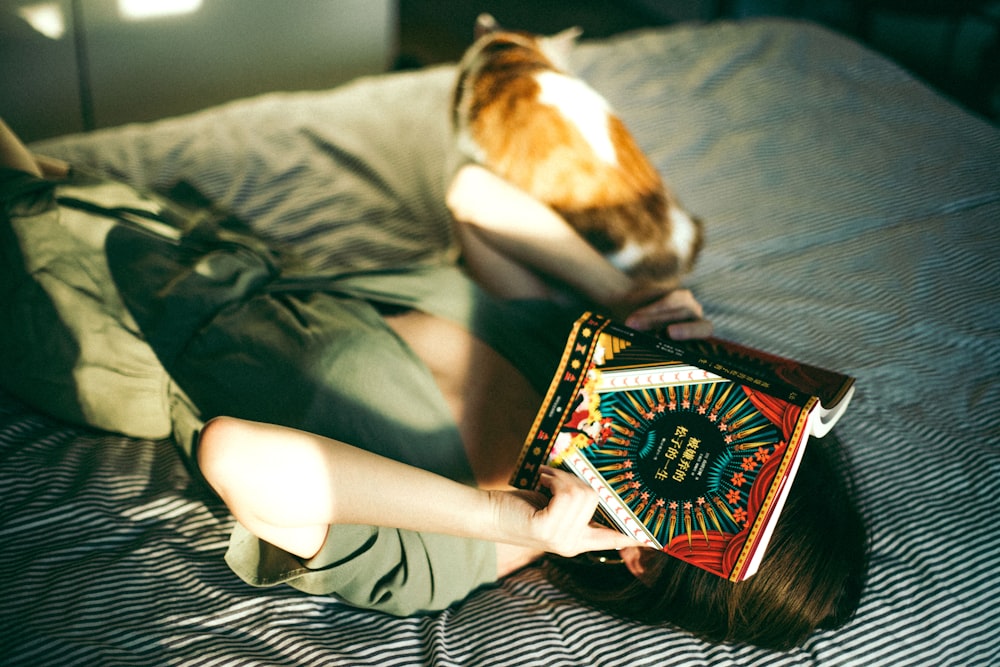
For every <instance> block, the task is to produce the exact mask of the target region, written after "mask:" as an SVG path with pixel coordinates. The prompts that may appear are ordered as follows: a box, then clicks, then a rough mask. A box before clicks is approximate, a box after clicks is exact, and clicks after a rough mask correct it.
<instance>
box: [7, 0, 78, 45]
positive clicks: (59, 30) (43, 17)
mask: <svg viewBox="0 0 1000 667" xmlns="http://www.w3.org/2000/svg"><path fill="white" fill-rule="evenodd" d="M17 15H18V16H20V17H21V18H22V19H23V20H24V22H25V23H27V24H28V25H30V26H31V27H32V28H34V29H35V30H37V31H38V32H39V33H41V34H42V35H45V36H46V37H48V38H49V39H62V38H63V36H64V35H65V34H66V15H65V14H64V13H63V10H62V7H61V6H60V4H59V3H58V2H39V3H38V4H34V5H25V6H24V7H18V9H17Z"/></svg>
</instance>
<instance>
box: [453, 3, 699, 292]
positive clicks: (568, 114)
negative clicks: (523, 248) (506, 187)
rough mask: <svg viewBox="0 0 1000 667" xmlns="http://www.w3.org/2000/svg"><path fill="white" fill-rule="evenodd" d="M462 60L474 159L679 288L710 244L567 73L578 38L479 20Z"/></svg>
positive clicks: (624, 260)
mask: <svg viewBox="0 0 1000 667" xmlns="http://www.w3.org/2000/svg"><path fill="white" fill-rule="evenodd" d="M476 34H477V39H476V41H475V42H474V44H473V45H472V46H471V47H470V48H469V49H468V51H467V52H466V53H465V55H464V57H463V59H462V61H461V63H460V64H459V76H458V82H457V85H456V89H455V97H454V110H453V111H454V118H453V120H454V124H455V128H456V133H457V140H458V144H459V148H460V150H462V151H463V153H465V154H466V155H467V156H468V157H469V158H471V159H472V160H474V161H475V162H477V163H479V164H481V165H482V166H484V167H486V168H487V169H489V170H491V171H493V172H494V173H496V174H497V175H499V176H501V177H502V178H504V179H506V180H507V181H509V182H511V183H513V184H514V185H516V186H517V187H519V188H520V189H522V190H524V191H525V192H528V193H529V194H531V195H532V196H534V197H535V198H536V199H538V200H540V201H542V202H544V203H546V204H548V205H549V206H551V207H552V208H553V209H554V210H556V211H557V212H558V213H559V214H561V215H562V216H563V217H564V218H565V219H566V220H567V221H568V222H569V224H570V225H572V226H573V227H574V228H575V229H576V230H577V232H578V233H580V234H581V236H583V237H584V238H585V239H586V240H587V241H588V242H590V243H591V244H592V245H593V246H594V247H595V248H597V250H599V251H600V252H601V253H602V254H604V255H605V256H606V257H607V258H608V259H609V260H610V261H611V262H612V263H613V264H614V265H615V266H617V267H618V268H619V269H621V270H623V271H625V272H626V273H628V274H629V275H631V276H632V277H633V278H634V279H636V280H637V281H639V282H655V283H657V284H660V285H667V284H671V283H673V284H675V283H676V282H677V281H678V280H679V278H680V276H681V275H683V274H684V273H685V272H687V271H689V270H690V269H691V267H692V265H693V263H694V261H695V258H696V257H697V254H698V252H699V250H700V248H701V244H702V229H701V224H700V222H699V221H698V220H697V219H696V218H694V217H693V216H691V215H689V214H688V213H687V212H685V211H684V209H682V208H681V207H680V206H679V205H678V203H677V201H676V199H675V198H674V197H673V195H672V194H671V193H670V192H669V191H668V190H667V188H666V187H665V185H664V183H663V180H662V179H661V177H660V175H659V173H658V172H657V170H656V168H655V167H653V165H652V164H650V162H649V160H648V159H647V158H646V156H645V155H644V154H643V153H642V151H641V150H640V149H639V147H638V145H637V144H636V142H635V140H634V139H633V137H632V135H631V134H630V133H629V132H628V130H627V129H626V128H625V126H624V124H623V123H622V121H621V120H620V119H619V118H618V117H617V116H615V115H614V113H613V112H612V111H611V108H610V106H609V105H608V103H607V102H606V101H605V100H604V98H603V97H601V96H600V95H599V94H598V93H597V92H596V91H594V90H593V89H592V88H590V87H589V86H588V85H587V84H586V83H584V82H583V81H582V80H581V79H579V78H576V77H574V76H571V75H570V74H568V73H567V72H566V69H565V67H564V60H565V58H566V55H567V53H568V51H569V48H571V47H572V45H573V43H574V42H575V40H576V38H577V37H578V36H579V34H580V31H579V30H578V29H572V30H568V31H565V32H563V33H560V34H558V35H555V36H552V37H540V36H536V35H531V34H528V33H523V32H511V31H505V30H502V29H501V28H499V26H497V24H496V22H495V21H494V20H493V18H492V17H491V16H489V15H483V16H480V17H479V19H478V21H477V25H476Z"/></svg>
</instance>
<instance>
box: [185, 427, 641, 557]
mask: <svg viewBox="0 0 1000 667" xmlns="http://www.w3.org/2000/svg"><path fill="white" fill-rule="evenodd" d="M198 461H199V465H200V467H201V470H202V472H203V473H204V475H205V478H206V479H207V480H208V481H209V483H210V484H211V485H212V487H213V488H214V489H215V490H216V492H218V494H219V495H220V496H221V497H222V499H223V500H224V501H225V502H226V504H227V505H228V507H229V508H230V510H231V511H232V513H233V515H234V516H235V517H236V519H237V520H238V521H239V522H240V523H242V524H243V525H244V526H245V527H246V528H247V529H248V530H250V531H251V532H253V533H254V534H255V535H257V536H258V537H260V538H261V539H263V540H265V541H267V542H270V543H271V544H274V545H275V546H278V547H280V548H282V549H284V550H286V551H288V552H290V553H294V554H295V555H297V556H301V557H303V558H309V557H311V556H313V555H314V554H315V553H316V552H317V551H318V550H319V548H320V546H321V545H322V543H323V541H324V540H325V538H326V532H327V529H328V527H329V526H330V525H331V524H364V525H377V526H389V527H393V528H401V529H405V530H414V531H421V532H432V533H444V534H448V535H455V536H458V537H467V538H475V539H482V540H488V541H492V542H501V543H505V544H508V545H513V546H515V547H519V548H520V549H521V551H519V552H517V553H519V554H520V557H521V558H522V559H523V558H527V557H528V556H529V555H531V554H540V553H541V552H552V553H557V554H560V555H565V556H572V555H576V554H578V553H581V552H584V551H592V550H604V549H616V548H620V547H624V546H630V545H634V544H635V542H634V541H633V540H632V539H631V538H629V537H627V536H625V535H622V534H621V533H619V532H617V531H615V530H612V529H610V528H606V527H603V526H599V525H597V524H594V523H593V522H592V518H593V515H594V512H595V510H596V508H597V495H596V494H595V493H594V492H593V490H591V489H590V488H589V487H587V486H586V485H585V484H583V483H582V482H580V481H579V480H577V479H576V478H575V477H573V476H572V475H570V474H568V473H564V472H561V471H554V470H551V469H546V470H545V472H544V474H543V475H542V484H543V486H545V488H546V489H548V491H549V492H550V493H551V499H546V497H545V496H544V495H542V494H540V493H535V492H523V491H495V490H493V491H486V490H482V489H478V488H475V487H471V486H466V485H464V484H460V483H458V482H454V481H452V480H449V479H447V478H444V477H441V476H439V475H436V474H433V473H430V472H427V471H424V470H421V469H419V468H415V467H413V466H409V465H406V464H403V463H399V462H397V461H393V460H391V459H387V458H384V457H381V456H378V455H376V454H372V453H370V452H367V451H365V450H362V449H358V448H356V447H352V446H350V445H347V444H345V443H342V442H339V441H336V440H331V439H330V438H324V437H321V436H317V435H313V434H310V433H306V432H304V431H298V430H295V429H290V428H286V427H282V426H275V425H271V424H261V423H256V422H249V421H244V420H238V419H232V418H218V419H214V420H212V421H210V422H209V423H208V424H206V425H205V427H204V429H203V430H202V434H201V439H200V441H199V447H198ZM498 553H499V555H501V556H510V554H511V553H512V552H511V550H505V551H502V552H498ZM501 560H503V559H501ZM515 560H516V559H515ZM515 564H516V563H513V561H511V564H509V565H508V567H511V568H513V567H514V566H515ZM520 564H522V565H523V564H525V563H524V562H522V563H520ZM503 565H504V563H503V562H501V566H502V567H503Z"/></svg>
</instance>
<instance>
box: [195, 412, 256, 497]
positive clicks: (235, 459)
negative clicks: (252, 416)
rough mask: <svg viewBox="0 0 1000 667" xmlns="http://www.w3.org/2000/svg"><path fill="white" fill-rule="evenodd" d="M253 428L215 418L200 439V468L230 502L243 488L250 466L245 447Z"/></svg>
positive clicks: (205, 426) (225, 418)
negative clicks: (230, 497) (243, 481)
mask: <svg viewBox="0 0 1000 667" xmlns="http://www.w3.org/2000/svg"><path fill="white" fill-rule="evenodd" d="M251 428H252V426H251V425H250V424H249V423H247V422H244V421H243V420H240V419H236V418H234V417H214V418H212V419H210V420H209V421H208V422H207V423H206V424H205V425H204V426H203V427H202V428H201V433H200V434H199V437H198V450H197V454H196V456H197V460H198V468H199V469H200V470H201V473H202V475H204V477H205V479H206V480H207V481H208V483H209V484H210V485H211V486H212V488H213V489H215V491H216V493H218V494H219V495H220V496H222V497H223V498H224V499H227V498H228V496H230V495H232V493H233V492H234V491H238V490H239V489H240V487H241V486H243V485H242V483H241V480H242V479H243V478H245V477H246V467H247V465H248V463H250V460H249V457H248V452H247V451H246V447H241V443H246V442H247V440H248V436H249V434H248V431H249V430H250V429H251ZM241 450H242V451H241Z"/></svg>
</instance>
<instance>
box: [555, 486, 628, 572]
mask: <svg viewBox="0 0 1000 667" xmlns="http://www.w3.org/2000/svg"><path fill="white" fill-rule="evenodd" d="M540 482H541V484H542V486H543V487H545V488H546V489H548V490H549V492H550V493H551V498H550V500H549V503H548V505H547V506H546V507H545V508H544V509H542V510H540V511H539V512H538V514H537V517H538V524H537V527H538V528H539V529H540V530H541V531H542V534H543V535H544V538H543V539H544V540H545V541H546V542H547V543H548V544H547V546H546V551H550V552H552V553H557V554H559V555H561V556H575V555H577V554H580V553H583V552H585V551H602V550H607V549H620V548H622V547H626V546H634V545H635V544H636V543H635V541H634V540H633V539H632V538H631V537H629V536H627V535H624V534H622V533H620V532H618V531H617V530H614V529H612V528H608V527H606V526H601V525H599V524H597V523H594V521H593V518H594V514H595V512H596V511H597V505H598V496H597V492H596V491H594V490H593V489H592V488H590V487H589V486H588V485H587V484H586V483H585V482H584V481H583V480H581V479H579V478H577V477H576V476H574V475H572V474H570V473H568V472H565V471H563V470H557V469H554V468H550V467H543V468H542V470H541V477H540Z"/></svg>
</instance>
